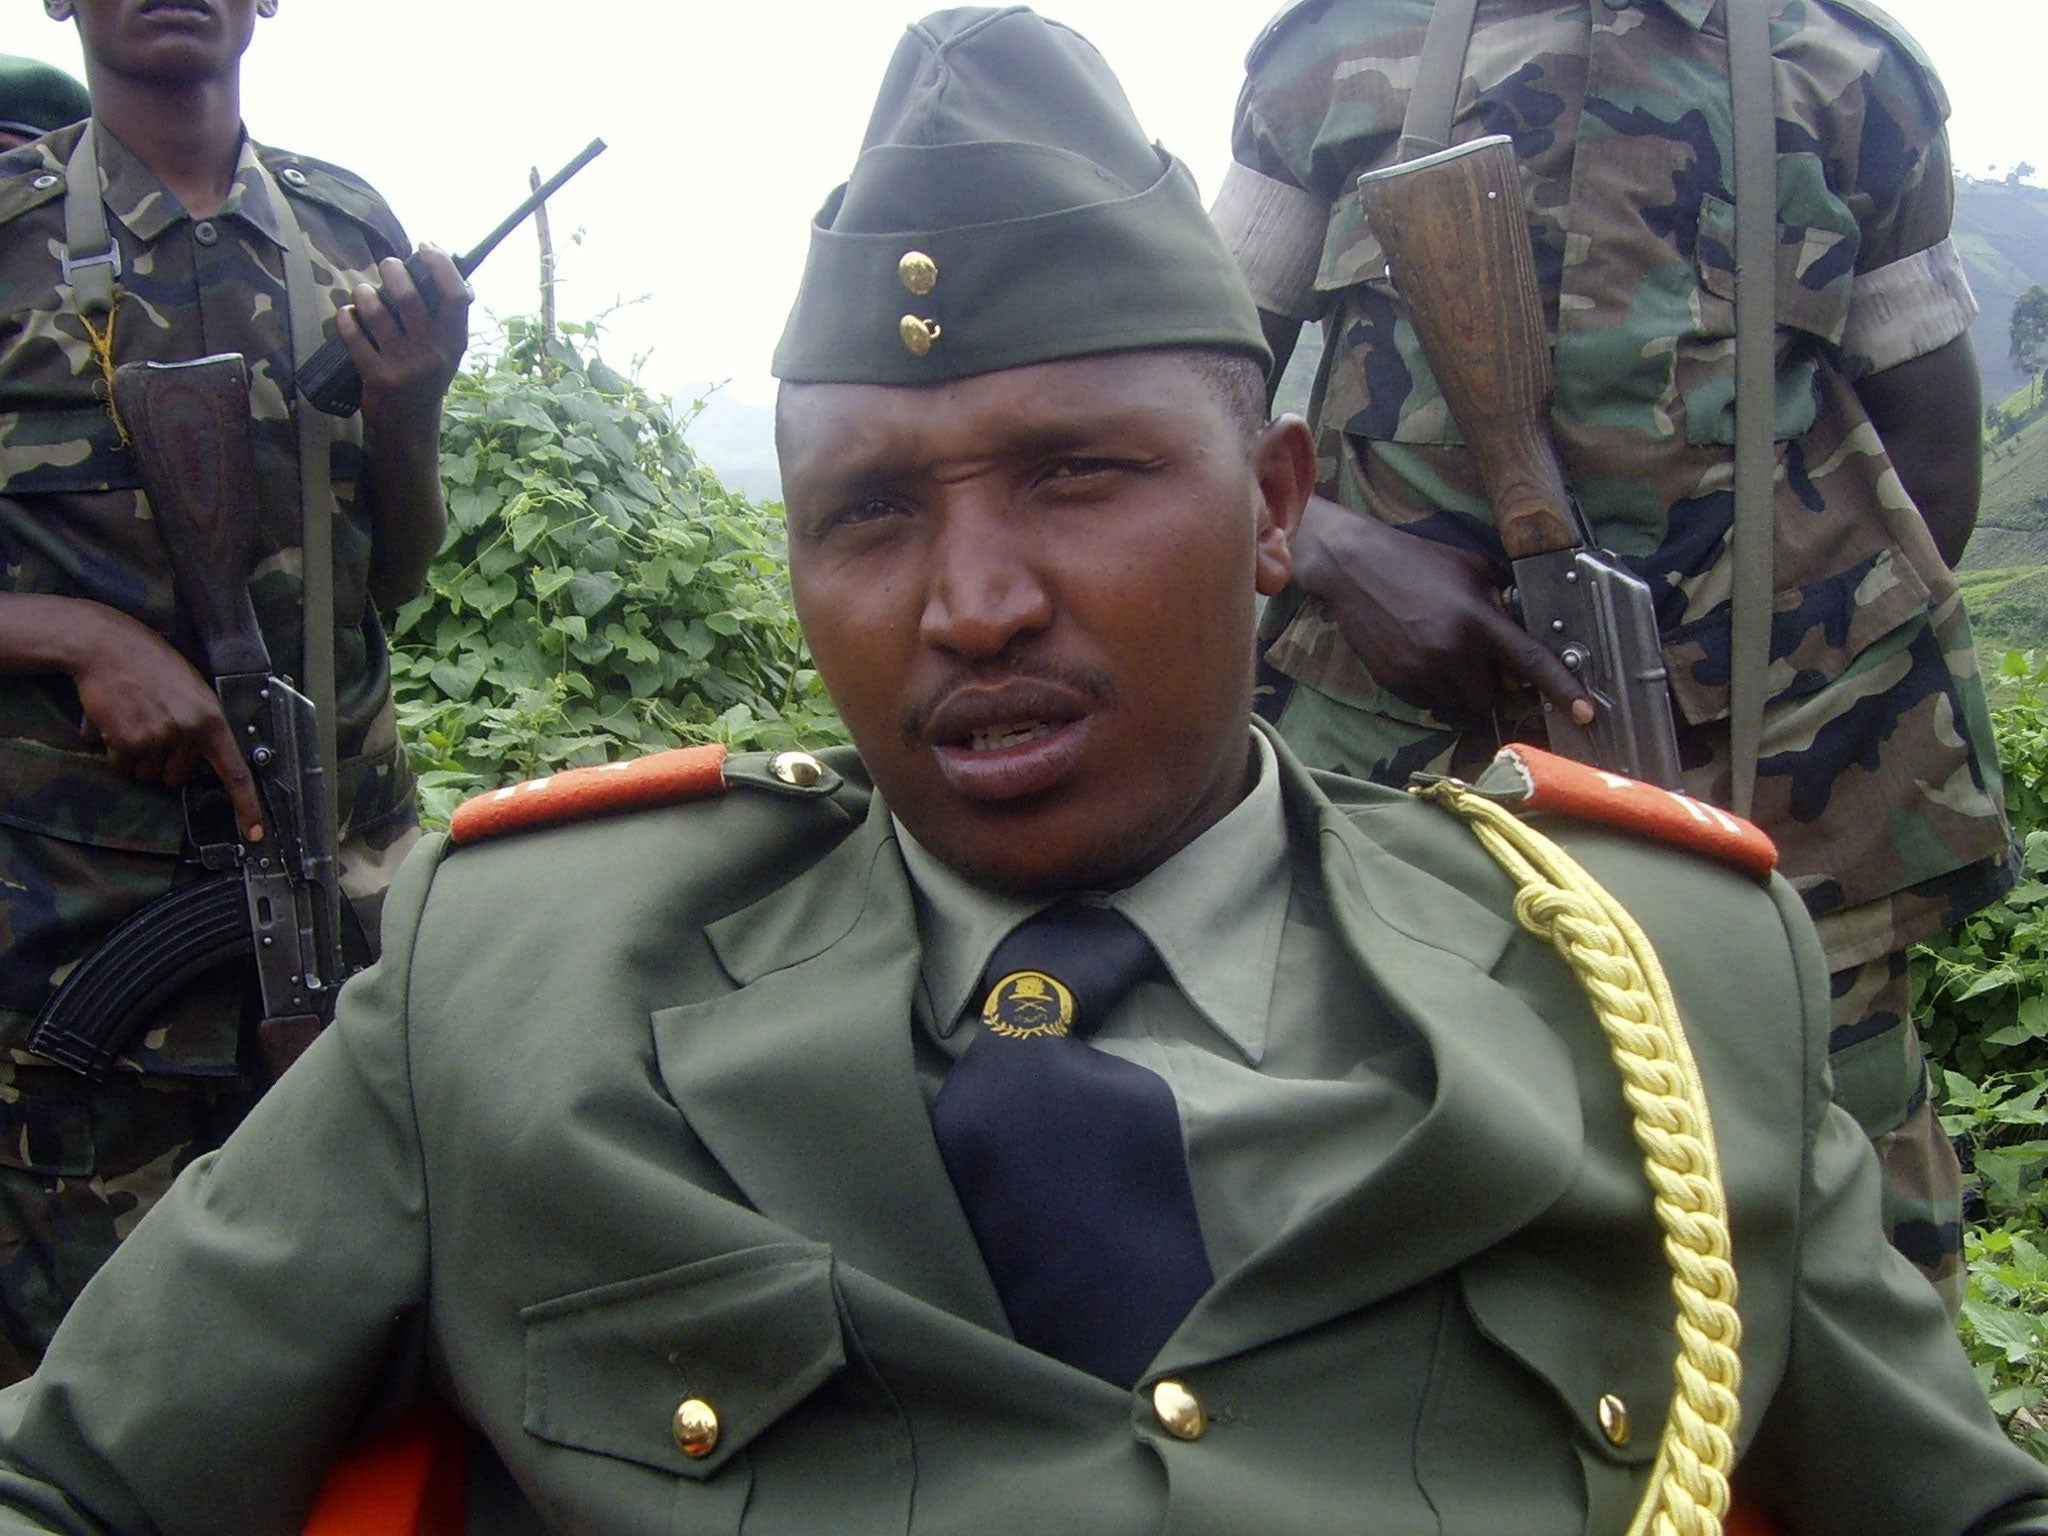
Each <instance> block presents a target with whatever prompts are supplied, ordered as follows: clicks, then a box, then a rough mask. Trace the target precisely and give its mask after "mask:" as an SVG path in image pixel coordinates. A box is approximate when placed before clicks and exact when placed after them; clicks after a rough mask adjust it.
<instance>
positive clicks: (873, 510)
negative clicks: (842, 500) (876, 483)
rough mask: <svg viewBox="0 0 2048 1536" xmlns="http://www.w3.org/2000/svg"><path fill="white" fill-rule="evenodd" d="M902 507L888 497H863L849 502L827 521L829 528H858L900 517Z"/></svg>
mask: <svg viewBox="0 0 2048 1536" xmlns="http://www.w3.org/2000/svg"><path fill="white" fill-rule="evenodd" d="M902 514H903V508H902V506H901V505H900V504H899V503H897V502H894V501H891V500H890V499H889V498H888V497H886V496H863V497H861V498H859V499H858V500H856V501H849V502H847V503H846V504H845V505H844V506H842V507H840V508H839V510H838V511H836V512H834V513H833V514H832V516H831V517H830V518H828V519H827V520H826V526H827V527H828V528H857V527H859V526H861V525H862V524H866V523H876V522H881V521H882V520H884V519H885V518H891V517H900V516H902Z"/></svg>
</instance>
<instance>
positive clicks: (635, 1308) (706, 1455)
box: [521, 1243, 846, 1482]
mask: <svg viewBox="0 0 2048 1536" xmlns="http://www.w3.org/2000/svg"><path fill="white" fill-rule="evenodd" d="M521 1317H522V1320H523V1321H524V1323H525V1325H526V1417H525V1427H526V1431H527V1433H528V1434H531V1435H535V1436H537V1437H538V1438H540V1439H542V1440H546V1441H549V1442H551V1443H553V1444H556V1445H562V1446H567V1447H569V1448H570V1449H572V1450H579V1451H592V1452H595V1453H596V1454H598V1455H601V1456H616V1457H619V1458H621V1459H622V1460H626V1461H634V1462H639V1463H641V1464H642V1465H644V1466H649V1467H653V1468H655V1469H656V1470H658V1471H663V1472H673V1473H676V1474H677V1475H679V1476H682V1477H687V1478H691V1479H694V1480H696V1481H700V1482H701V1481H703V1480H704V1479H706V1478H709V1477H712V1476H714V1475H715V1474H716V1473H717V1472H719V1470H720V1469H721V1468H723V1467H725V1466H726V1465H727V1463H729V1462H731V1461H732V1460H733V1459H734V1458H735V1457H737V1456H739V1455H740V1454H741V1453H743V1452H744V1451H745V1450H746V1448H747V1446H748V1445H749V1444H750V1443H751V1442H752V1441H753V1440H754V1438H755V1437H756V1436H757V1435H759V1434H761V1433H762V1432H763V1431H765V1430H766V1429H767V1428H768V1427H769V1426H770V1425H772V1424H774V1423H775V1421H776V1420H777V1419H779V1418H781V1417H782V1415H783V1414H785V1413H787V1412H788V1411H789V1410H790V1409H791V1408H793V1407H794V1406H795V1405H796V1404H798V1403H800V1402H802V1401H803V1400H804V1399H805V1398H806V1397H808V1396H809V1395H810V1394H811V1393H812V1392H813V1391H814V1390H816V1388H817V1387H818V1386H819V1385H820V1384H821V1383H823V1382H824V1381H825V1380H826V1379H827V1378H829V1377H830V1376H831V1375H832V1374H833V1373H834V1372H836V1371H837V1370H839V1369H840V1367H841V1366H843V1365H844V1364H845V1363H846V1353H845V1349H844V1347H843V1346H842V1344H841V1342H840V1335H839V1312H838V1304H837V1302H836V1301H835V1299H834V1296H833V1289H832V1258H831V1251H830V1250H829V1249H825V1248H819V1247H815V1246H813V1245H811V1244H806V1243H783V1244H775V1245H772V1246H768V1247H762V1248H749V1249H743V1250H741V1251H739V1252H737V1253H728V1254H721V1255H719V1256H718V1257H717V1258H713V1259H705V1260H703V1261H701V1262H699V1263H695V1264H685V1265H683V1266H681V1267H680V1268H678V1269H671V1270H665V1271H663V1272H662V1273H660V1274H655V1275H646V1276H643V1277H641V1278H638V1279H634V1280H625V1281H620V1282H618V1283H616V1284H612V1285H603V1286H599V1287H597V1288H596V1289H594V1290H588V1291H578V1292H576V1293H574V1294H572V1295H569V1296H562V1297H558V1298H556V1299H555V1300H552V1301H544V1302H541V1303H539V1304H537V1305H535V1306H531V1307H528V1308H527V1309H526V1310H525V1312H523V1313H522V1314H521ZM685 1403H697V1404H701V1405H703V1407H702V1409H701V1410H698V1411H696V1412H695V1414H694V1422H696V1423H697V1424H698V1425H699V1432H698V1433H697V1434H696V1436H695V1438H694V1439H691V1438H690V1437H689V1436H688V1435H687V1434H686V1432H685V1429H684V1426H683V1424H682V1422H681V1419H682V1417H683V1415H682V1413H681V1410H682V1405H683V1404H685Z"/></svg>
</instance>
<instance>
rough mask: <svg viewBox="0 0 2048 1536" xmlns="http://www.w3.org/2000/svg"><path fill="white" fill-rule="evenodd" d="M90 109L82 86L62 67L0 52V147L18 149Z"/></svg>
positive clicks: (72, 121)
mask: <svg viewBox="0 0 2048 1536" xmlns="http://www.w3.org/2000/svg"><path fill="white" fill-rule="evenodd" d="M91 111H92V101H91V99H90V98H89V97H87V95H86V94H85V87H84V86H82V85H80V84H79V83H78V82H77V81H76V80H74V79H72V78H71V77H70V76H69V75H67V74H65V73H64V71H63V70H61V69H57V68H55V67H54V66H52V65H49V64H45V63H43V62H42V61H41V60H40V59H18V58H15V57H13V56H12V55H9V54H0V151H4V150H9V149H19V148H20V147H21V146H22V145H24V144H26V143H27V142H28V141H29V140H30V139H39V138H41V137H42V136H43V135H44V134H46V133H48V132H49V131H50V130H51V129H53V128H62V127H63V126H64V125H65V124H67V123H75V122H77V121H78V120H79V119H80V118H82V117H84V116H85V115H86V114H87V113H89V112H91Z"/></svg>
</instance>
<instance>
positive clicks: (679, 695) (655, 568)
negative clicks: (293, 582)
mask: <svg viewBox="0 0 2048 1536" xmlns="http://www.w3.org/2000/svg"><path fill="white" fill-rule="evenodd" d="M562 330H563V331H564V332H565V333H567V334H568V335H569V336H572V337H577V338H582V339H584V340H585V341H586V342H588V341H589V340H590V339H591V338H592V336H593V328H592V327H589V326H564V327H562ZM537 331H538V328H537V326H536V325H535V324H534V323H533V322H532V321H525V320H515V321H513V322H512V323H511V325H510V327H509V328H508V333H507V339H506V345H505V347H504V348H503V350H502V351H501V352H499V354H498V355H497V356H496V357H495V358H493V359H491V360H490V361H488V362H485V363H482V364H479V365H476V366H473V367H471V368H469V369H467V370H465V371H464V372H463V373H462V374H460V375H458V376H457V378H456V380H455V382H454V384H453V386H452V387H451V388H450V390H449V395H448V402H447V408H446V414H445V417H444V423H443V434H442V448H441V475H442V481H443V483H444V485H445V487H446V491H447V497H448V518H449V529H448V539H447V542H446V543H445V544H444V545H443V547H442V550H441V553H440V555H439V557H438V558H437V559H436V561H435V564H434V568H433V571H432V573H431V574H430V576H429V578H428V583H427V589H426V591H425V592H423V593H422V594H421V595H420V596H419V597H417V598H415V599H414V600H413V601H411V602H409V603H407V604H406V605H405V606H404V607H403V608H401V609H400V610H399V611H398V614H397V616H396V618H395V620H394V622H393V624H392V627H391V634H392V642H393V656H392V675H393V681H394V685H395V692H396V696H397V702H398V712H399V720H400V724H401V726H402V728H403V730H404V733H405V736H406V741H407V744H408V746H409V747H410V749H411V752H412V758H413V766H414V767H415V769H416V770H417V771H418V772H419V774H420V784H421V796H422V802H423V809H424V812H425V815H426V819H427V820H428V822H429V823H431V824H435V825H438V824H441V823H442V822H445V820H446V819H447V816H448V813H449V812H450V811H451V810H452V809H453V808H454V806H455V805H456V804H457V803H459V802H460V801H461V800H463V799H464V798H466V797H467V796H469V795H471V794H474V793H476V792H477V791H479V790H483V789H491V788H495V787H497V786H498V785H501V784H507V783H513V782H516V781H518V780H520V779H524V778H530V777H532V776H533V775H535V774H537V773H544V772H547V771H549V770H552V769H558V768H564V767H573V766H579V765H582V764H587V763H596V762H605V761H610V760H613V759H616V758H620V757H626V756H631V755H633V754H636V753H640V752H646V751H655V750H659V749H662V748H665V747H672V746H675V745H677V744H679V743H683V742H697V741H709V740H718V741H724V742H727V743H728V744H730V745H732V746H734V747H739V748H745V747H775V746H787V745H793V744H796V743H798V742H803V743H807V744H813V745H815V744H817V743H818V742H820V741H837V740H841V739H843V734H844V733H843V732H842V731H841V729H840V727H839V724H838V721H837V717H836V716H834V715H833V713H832V711H831V705H830V703H829V702H828V701H827V699H826V698H825V695H824V691H823V689H822V687H821V686H820V684H819V682H818V678H817V674H816V673H815V672H814V671H813V670H812V669H811V666H810V662H809V658H808V656H807V655H806V653H805V651H804V648H803V641H802V637H801V636H800V635H799V634H798V632H797V626H796V619H795V616H794V614H793V612H792V611H791V608H790V604H789V598H788V592H787V585H786V582H785V580H784V575H783V559H782V543H781V539H782V523H781V517H780V514H779V512H778V511H777V510H776V509H774V508H764V507H759V506H755V505H753V504H752V503H750V502H748V501H746V500H745V499H744V498H743V497H741V496H739V495H737V494H735V493H733V492H729V491H727V490H726V489H725V488H724V487H723V486H722V485H720V483H719V481H718V479H717V477H716V476H715V475H713V474H712V473H711V471H710V470H709V469H707V468H705V467H704V466H702V465H701V464H699V463H697V461H696V460H695V458H694V457H693V456H692V454H691V453H690V451H689V449H688V448H687V447H686V446H685V445H684V442H683V435H682V426H681V424H679V423H678V421H677V420H676V418H675V417H674V415H673V414H671V412H670V410H669V409H668V407H667V406H665V405H664V404H663V403H662V402H660V401H658V400H656V399H654V398H653V397H651V396H649V395H648V394H646V393H645V392H644V391H642V390H641V389H640V388H639V386H638V385H637V384H635V383H634V382H633V381H631V380H629V379H626V378H623V377H621V376H620V375H619V374H617V373H615V372H614V371H613V370H612V369H610V368H608V367H606V366H605V364H604V363H603V362H602V361H601V360H600V359H599V358H598V357H597V356H596V354H595V352H594V351H592V352H591V353H590V354H589V355H588V356H587V357H586V356H585V355H583V354H582V353H580V352H579V351H578V350H577V349H576V347H575V346H574V345H573V344H572V343H571V342H568V341H563V340H555V341H552V342H550V343H547V344H545V345H544V344H543V343H542V341H541V338H540V337H539V335H538V334H537Z"/></svg>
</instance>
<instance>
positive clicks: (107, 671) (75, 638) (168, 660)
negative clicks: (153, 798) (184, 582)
mask: <svg viewBox="0 0 2048 1536" xmlns="http://www.w3.org/2000/svg"><path fill="white" fill-rule="evenodd" d="M53 601H54V602H58V603H61V604H62V605H63V609H62V610H60V611H59V612H60V614H61V616H60V617H59V618H58V620H57V622H58V623H59V625H60V627H61V628H63V629H64V630H66V631H68V635H67V636H66V638H67V640H68V645H67V647H66V649H67V654H68V656H69V664H68V667H67V670H69V672H70V674H71V680H72V682H73V683H74V684H75V685H76V686H77V689H78V702H79V705H80V706H81V707H82V708H83V710H84V711H85V721H84V725H83V734H84V736H85V737H86V739H87V741H88V742H91V743H94V744H97V745H101V746H104V748H105V749H106V753H107V757H108V759H109V760H110V761H111V762H112V763H113V765H114V767H115V768H116V769H117V770H119V771H120V772H122V773H125V774H127V775H129V776H130V777H131V778H134V779H138V780H140V781H141V782H143V783H145V784H162V785H164V786H166V787H167V788H170V789H177V788H180V787H181V786H183V785H184V784H185V782H186V781H187V780H189V779H190V778H191V777H192V775H193V774H194V773H196V772H197V771H198V770H199V765H200V764H201V763H202V762H203V763H205V764H207V765H208V766H209V767H211V768H212V769H213V771H214V773H215V774H217V775H218V776H219V778H220V781H221V784H222V785H223V786H224V787H225V788H226V790H227V792H228V799H229V800H230V801H231V802H232V803H233V805H234V809H235V822H236V824H237V825H238V826H239V827H240V828H241V829H242V835H243V836H244V837H245V838H247V839H248V840H249V841H251V842H255V841H257V840H259V839H260V838H261V837H262V836H263V807H262V803H261V802H260V801H259V800H258V799H257V795H256V784H255V780H254V779H253V778H252V777H251V776H250V773H249V765H248V762H247V761H246V760H245V759H244V758H243V756H242V751H241V748H240V747H239V746H238V745H237V744H236V742H235V738H234V732H233V731H232V730H231V729H229V726H228V722H227V716H225V715H224V714H222V713H221V707H220V700H219V699H218V698H217V697H216V696H215V694H214V691H213V685H212V684H211V683H209V682H207V680H206V679H205V678H203V677H201V676H200V675H199V671H198V669H197V668H196V667H194V666H193V665H192V663H191V662H189V661H187V660H186V659H185V658H184V656H182V655H181V654H179V652H178V650H177V648H176V647H174V646H173V645H171V644H170V642H169V641H167V640H165V639H164V638H163V636H161V635H159V634H158V633H157V632H156V631H155V630H153V629H151V628H149V627H148V626H147V625H145V624H141V623H138V622H137V621H136V620H134V619H131V618H129V617H128V616H127V615H126V614H124V613H121V612H118V611H117V610H115V609H112V608H108V607H105V606H103V605H101V604H99V603H93V602H86V601H82V600H77V599H68V598H59V599H54V600H53ZM72 610H76V611H75V612H74V611H72Z"/></svg>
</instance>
